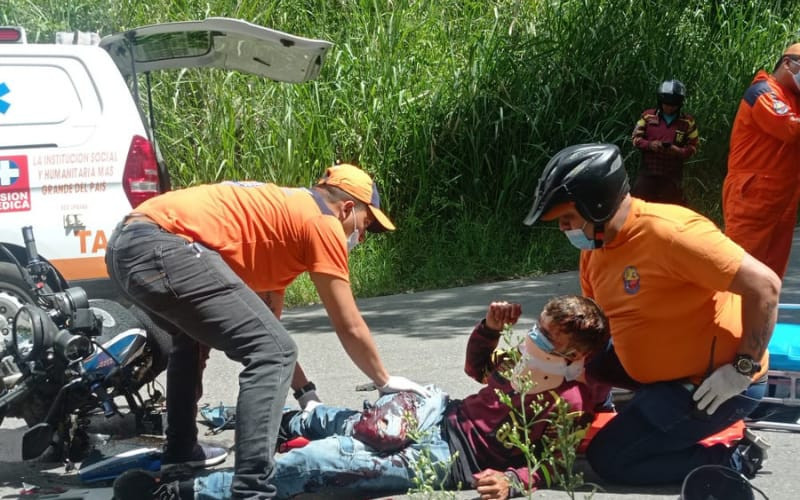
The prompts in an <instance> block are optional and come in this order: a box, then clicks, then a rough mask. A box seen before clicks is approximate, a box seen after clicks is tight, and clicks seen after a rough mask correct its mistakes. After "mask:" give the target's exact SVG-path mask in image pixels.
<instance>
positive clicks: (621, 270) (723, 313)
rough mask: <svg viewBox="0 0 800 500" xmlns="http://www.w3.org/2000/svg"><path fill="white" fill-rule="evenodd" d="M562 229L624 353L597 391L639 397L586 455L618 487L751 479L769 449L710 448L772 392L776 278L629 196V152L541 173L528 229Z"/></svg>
mask: <svg viewBox="0 0 800 500" xmlns="http://www.w3.org/2000/svg"><path fill="white" fill-rule="evenodd" d="M538 220H558V225H559V229H561V231H563V232H564V234H565V236H567V238H568V239H569V240H570V242H571V243H572V244H573V245H574V246H576V247H578V248H579V249H581V250H582V252H581V256H580V279H581V288H582V290H583V293H584V295H586V296H587V297H592V298H593V299H594V300H596V301H597V303H598V304H599V305H600V307H602V308H603V310H604V311H605V313H606V314H607V315H608V319H609V321H610V323H611V338H612V340H613V345H611V344H609V348H608V349H607V350H606V351H605V352H604V353H603V355H601V356H597V357H595V358H593V359H592V362H591V363H590V364H588V365H587V373H588V374H589V376H591V377H593V378H597V379H599V380H601V381H605V382H608V383H611V384H613V385H616V386H618V387H626V388H629V389H634V390H635V391H636V393H635V395H634V397H633V400H632V401H631V402H630V403H628V404H627V406H625V408H623V410H622V411H621V412H620V413H619V415H617V416H616V417H615V418H614V419H613V420H611V422H610V423H608V424H607V425H606V426H604V427H603V429H601V430H600V431H599V432H598V433H597V435H596V436H595V438H594V439H593V440H592V442H591V444H590V445H589V448H588V450H587V452H586V456H587V458H588V460H589V463H590V464H591V466H592V468H594V470H595V471H596V472H597V473H598V474H599V475H600V476H602V477H603V478H604V479H606V480H608V481H613V482H618V483H627V484H638V485H645V484H658V483H675V482H680V481H682V480H683V479H684V477H685V476H686V475H687V474H688V473H689V472H690V471H691V470H692V469H694V468H696V467H699V466H701V465H708V464H718V465H727V466H730V467H732V468H734V469H736V470H737V471H740V472H742V473H744V474H745V475H746V476H748V477H753V476H754V475H755V473H756V471H758V469H760V468H761V464H762V461H763V459H764V450H763V449H762V447H761V446H760V445H759V443H758V442H757V440H755V439H754V438H753V436H751V435H746V436H745V439H743V440H742V441H741V442H740V443H739V445H738V446H735V447H733V448H728V447H726V446H725V445H723V444H718V445H714V446H710V447H705V446H703V445H702V444H699V442H700V441H701V440H702V439H704V438H706V437H708V436H711V435H712V434H716V433H718V432H720V431H722V430H723V429H725V428H727V427H729V426H730V425H731V424H733V423H734V422H736V421H737V420H740V419H743V418H745V417H746V416H747V415H749V414H750V412H752V411H753V410H754V409H755V407H756V406H757V405H758V402H759V400H760V399H761V398H762V397H763V395H764V390H765V388H766V373H767V368H768V367H767V363H768V361H769V355H768V353H767V344H768V343H769V340H770V337H771V336H772V329H773V327H774V326H775V321H776V319H777V306H778V296H779V293H780V289H781V282H780V279H779V278H778V276H777V275H776V274H775V273H774V272H773V271H772V270H771V269H770V268H768V267H767V266H766V265H764V264H762V263H761V262H759V261H758V260H756V259H755V258H753V257H752V256H750V255H749V254H748V253H747V252H745V251H744V250H743V249H742V248H741V247H740V246H739V245H737V244H736V243H734V242H733V241H732V240H731V239H730V238H728V237H727V236H725V235H724V234H722V232H721V231H720V230H719V229H718V228H717V227H716V226H715V225H714V224H713V223H712V222H711V221H710V220H708V219H706V218H705V217H703V216H701V215H699V214H697V213H695V212H693V211H691V210H689V209H687V208H684V207H680V206H677V205H666V204H659V203H648V202H645V201H643V200H640V199H638V198H635V197H631V196H630V194H629V193H628V176H627V174H626V172H625V168H624V166H623V164H622V156H621V155H620V151H619V149H618V148H617V147H616V146H614V145H611V144H581V145H577V146H571V147H568V148H566V149H563V150H562V151H560V152H558V153H557V154H556V155H555V156H553V158H552V159H551V160H550V162H549V163H548V164H547V166H546V167H545V169H544V172H543V173H542V176H541V177H540V179H539V185H538V187H537V190H536V197H535V200H534V202H533V207H532V208H531V211H530V213H529V214H528V217H527V218H526V219H525V223H526V224H534V223H535V222H537V221H538Z"/></svg>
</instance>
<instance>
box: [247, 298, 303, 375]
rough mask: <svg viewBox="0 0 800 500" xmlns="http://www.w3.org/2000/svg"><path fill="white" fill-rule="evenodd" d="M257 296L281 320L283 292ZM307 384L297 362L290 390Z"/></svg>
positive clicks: (301, 368)
mask: <svg viewBox="0 0 800 500" xmlns="http://www.w3.org/2000/svg"><path fill="white" fill-rule="evenodd" d="M258 296H259V297H261V300H263V301H264V303H265V304H267V307H269V309H270V311H272V314H274V315H275V317H276V318H278V319H281V314H282V313H283V303H284V302H283V301H284V294H283V292H282V291H280V292H276V291H272V292H261V293H259V294H258ZM308 382H309V380H308V378H307V377H306V374H305V372H304V371H303V367H302V366H300V362H299V361H298V362H297V363H295V365H294V374H293V375H292V390H294V391H296V390H297V389H300V388H301V387H304V386H305V385H307V384H308Z"/></svg>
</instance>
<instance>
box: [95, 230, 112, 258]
mask: <svg viewBox="0 0 800 500" xmlns="http://www.w3.org/2000/svg"><path fill="white" fill-rule="evenodd" d="M107 244H108V240H107V239H106V232H105V231H103V230H102V229H98V231H97V233H96V234H95V235H94V245H92V253H97V252H99V251H100V250H105V249H106V245H107Z"/></svg>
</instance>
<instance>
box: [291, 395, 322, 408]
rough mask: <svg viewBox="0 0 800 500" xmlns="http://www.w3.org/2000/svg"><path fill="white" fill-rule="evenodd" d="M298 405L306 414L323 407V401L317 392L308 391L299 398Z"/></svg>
mask: <svg viewBox="0 0 800 500" xmlns="http://www.w3.org/2000/svg"><path fill="white" fill-rule="evenodd" d="M297 404H299V405H300V409H301V410H303V411H304V412H310V411H311V410H313V409H314V408H315V407H317V406H319V405H321V404H322V401H320V399H319V396H317V391H308V392H306V393H304V394H303V395H302V396H300V397H299V398H297Z"/></svg>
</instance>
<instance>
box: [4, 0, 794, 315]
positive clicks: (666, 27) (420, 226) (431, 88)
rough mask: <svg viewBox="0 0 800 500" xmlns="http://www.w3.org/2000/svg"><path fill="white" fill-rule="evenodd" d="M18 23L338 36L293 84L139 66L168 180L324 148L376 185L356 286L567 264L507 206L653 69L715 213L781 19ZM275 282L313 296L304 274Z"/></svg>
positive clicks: (296, 173) (161, 2)
mask: <svg viewBox="0 0 800 500" xmlns="http://www.w3.org/2000/svg"><path fill="white" fill-rule="evenodd" d="M0 6H1V7H2V8H0V22H2V23H5V24H22V25H24V26H25V27H26V28H27V29H28V32H29V38H30V39H31V40H38V41H47V40H49V39H50V37H51V36H52V35H51V33H52V32H53V31H55V30H57V29H60V30H68V29H84V30H99V31H101V32H102V33H104V34H108V33H110V32H115V31H119V30H123V29H128V28H132V27H135V26H138V25H142V24H150V23H156V22H165V21H176V20H187V19H198V18H204V17H207V16H230V17H237V18H242V19H245V20H248V21H251V22H255V23H258V24H262V25H265V26H270V27H274V28H277V29H280V30H283V31H288V32H291V33H295V34H298V35H302V36H307V37H312V38H323V39H327V40H330V41H332V42H334V43H335V46H334V48H333V50H332V51H331V52H330V53H329V55H328V58H327V61H326V64H325V67H324V68H323V72H322V74H321V76H320V78H319V79H318V80H317V81H315V82H312V83H308V84H302V85H288V84H279V83H275V82H269V81H262V80H259V79H257V78H254V77H251V76H248V75H239V74H227V73H223V72H207V71H206V72H204V71H196V70H193V71H184V72H175V73H167V74H160V75H154V84H155V88H154V98H155V110H156V119H157V122H158V123H159V125H158V127H159V130H160V138H161V148H162V152H163V153H164V155H165V157H166V160H167V162H168V165H169V166H170V170H171V172H172V175H173V179H174V181H175V183H176V184H177V185H179V186H185V185H190V184H196V183H200V182H212V181H217V180H221V179H226V178H250V179H262V180H269V181H275V182H279V183H285V184H293V185H309V184H311V183H313V181H314V180H315V179H316V178H317V176H318V175H319V174H320V173H321V172H322V170H323V169H324V167H325V166H327V165H329V164H331V163H332V162H334V161H335V160H337V159H341V160H347V161H355V162H358V163H360V164H362V165H363V166H364V167H365V168H366V169H368V170H369V171H370V172H372V173H373V174H374V175H375V176H376V177H377V179H378V180H379V182H380V184H381V186H382V188H383V189H382V191H383V192H382V194H383V199H384V201H385V204H386V207H387V210H388V212H389V213H390V214H391V215H392V216H393V217H394V219H395V220H396V222H397V224H398V227H399V229H398V231H397V232H396V233H395V234H391V235H386V236H381V237H379V238H374V239H373V240H372V241H368V243H367V244H366V245H364V247H363V248H359V249H358V250H356V253H355V255H354V258H353V259H352V266H353V283H354V287H355V288H356V290H357V292H358V293H361V294H382V293H389V292H394V291H400V290H408V289H421V288H428V287H434V286H448V285H454V284H465V283H471V282H475V281H479V280H488V279H497V278H505V277H512V276H523V275H530V274H535V273H542V272H549V271H554V270H564V269H570V268H574V267H575V265H576V262H577V252H576V251H573V250H572V249H570V248H569V247H568V245H567V244H566V243H565V239H564V238H563V237H562V236H561V235H560V234H559V233H558V232H557V231H556V230H554V229H553V228H552V227H536V228H534V229H529V228H526V227H524V226H522V224H521V222H520V221H521V219H522V217H523V216H524V214H525V212H526V210H527V209H528V207H529V205H530V203H531V201H532V198H531V197H532V193H533V190H534V187H535V184H536V180H537V178H538V175H539V173H540V172H541V170H542V168H543V166H544V164H545V163H546V161H547V159H548V158H549V156H550V155H552V154H553V153H554V152H556V151H557V150H559V149H560V148H562V147H564V146H567V145H569V144H574V143H578V142H595V141H606V142H613V143H616V144H618V145H619V146H620V147H622V149H623V152H624V154H625V157H626V165H627V166H628V168H629V171H630V172H631V174H635V172H636V169H637V164H638V155H637V153H636V152H634V151H633V148H632V147H631V146H630V141H629V136H630V133H631V131H632V128H633V125H634V122H635V121H636V119H637V118H638V115H639V113H640V112H641V110H642V109H644V108H646V107H650V106H653V105H654V104H655V89H656V87H657V85H658V83H659V82H660V81H661V80H663V79H667V78H679V79H681V80H683V81H684V82H685V83H686V84H687V86H688V91H689V97H688V99H687V101H686V105H685V109H686V111H688V112H690V113H692V114H694V115H695V116H696V117H697V120H698V124H699V130H700V135H701V148H700V152H699V153H698V155H697V156H696V157H694V158H693V159H692V160H691V162H690V163H689V164H688V165H687V171H686V178H687V179H686V189H687V193H688V196H689V199H690V203H691V204H692V205H693V206H694V207H695V208H696V209H698V210H699V211H701V212H703V213H705V214H707V215H709V216H710V217H712V218H714V219H717V220H719V217H720V209H719V198H720V185H721V180H722V178H723V176H724V173H725V164H726V155H727V147H728V135H729V132H730V127H731V123H732V121H733V117H734V114H735V111H736V107H737V105H738V102H739V99H740V97H741V94H742V92H743V91H744V89H745V88H746V87H747V85H748V83H749V81H750V79H751V78H752V76H753V74H754V73H755V71H756V70H757V69H758V68H762V67H764V68H767V69H771V68H772V65H773V64H774V62H775V60H776V59H777V57H778V56H779V55H780V53H781V50H782V49H783V48H784V47H785V45H787V44H788V43H789V42H791V41H793V39H794V38H795V37H796V36H797V27H798V26H799V25H800V24H799V22H800V10H798V9H796V8H795V3H794V2H788V1H779V0H772V1H767V0H765V1H745V0H716V1H713V0H712V1H709V0H686V1H683V2H677V1H658V0H636V1H634V0H527V1H523V0H491V1H490V0H393V1H385V0H383V1H382V0H296V1H292V2H279V1H264V0H260V1H256V0H239V1H237V2H231V1H230V0H175V1H168V0H147V1H139V0H113V1H111V2H108V1H107V0H82V1H77V2H63V1H55V0H49V1H48V0H35V1H34V0H5V1H4V0H0ZM304 283H305V285H301V286H300V287H299V289H298V291H297V292H296V294H295V295H290V300H296V301H306V300H310V297H311V292H310V291H309V289H310V287H309V285H308V284H307V282H304Z"/></svg>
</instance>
